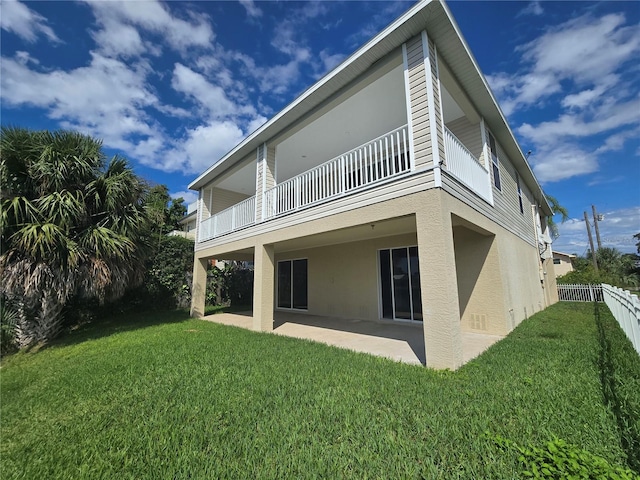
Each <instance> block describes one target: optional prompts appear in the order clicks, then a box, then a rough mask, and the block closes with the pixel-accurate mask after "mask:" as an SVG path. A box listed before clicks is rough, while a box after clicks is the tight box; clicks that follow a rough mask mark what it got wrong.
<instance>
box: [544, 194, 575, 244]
mask: <svg viewBox="0 0 640 480" xmlns="http://www.w3.org/2000/svg"><path fill="white" fill-rule="evenodd" d="M545 197H547V201H548V202H549V205H550V206H551V211H552V212H553V215H558V214H559V215H560V216H561V220H560V223H564V222H566V221H567V220H569V212H568V211H567V209H566V208H564V207H563V206H562V205H560V202H558V199H557V198H556V197H554V196H551V195H547V194H545ZM547 225H548V226H549V230H550V231H551V236H552V237H553V238H554V239H555V238H558V237H559V236H560V233H559V232H558V224H557V223H556V222H554V220H553V216H551V217H549V218H548V220H547Z"/></svg>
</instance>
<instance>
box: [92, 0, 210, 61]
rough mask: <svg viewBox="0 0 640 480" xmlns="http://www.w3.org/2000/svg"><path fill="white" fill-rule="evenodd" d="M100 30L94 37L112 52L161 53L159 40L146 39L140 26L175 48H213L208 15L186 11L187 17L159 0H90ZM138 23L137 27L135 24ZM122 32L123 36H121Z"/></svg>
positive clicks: (182, 50) (109, 52)
mask: <svg viewBox="0 0 640 480" xmlns="http://www.w3.org/2000/svg"><path fill="white" fill-rule="evenodd" d="M88 4H89V6H90V7H91V8H92V9H93V13H94V15H95V17H96V20H97V22H98V24H99V25H100V27H101V30H100V31H98V32H96V33H95V34H94V39H95V40H96V42H97V43H98V45H99V46H100V48H101V49H102V50H103V51H104V53H105V54H106V53H108V54H110V55H118V54H122V55H125V56H126V55H133V54H141V53H142V52H144V51H148V52H150V53H152V54H155V55H158V54H159V53H160V52H159V49H158V45H157V42H151V41H147V42H143V41H142V40H141V36H140V32H139V30H138V29H141V30H143V31H145V32H148V33H151V34H155V35H158V36H161V38H162V40H163V41H164V42H166V43H167V44H169V45H170V46H171V47H172V48H173V49H174V50H176V51H178V52H181V53H185V52H186V51H187V49H188V48H189V47H202V48H211V46H212V42H213V40H214V39H215V35H214V32H213V30H212V29H211V26H210V24H209V23H208V18H207V17H206V16H204V17H203V16H202V14H198V15H196V14H195V13H192V12H191V11H187V12H186V14H185V15H186V16H187V17H188V18H187V19H186V20H183V19H181V18H178V17H176V16H174V15H172V13H171V11H170V10H169V9H168V7H167V6H165V5H163V4H161V3H160V2H159V1H157V0H149V1H144V2H136V1H122V2H121V1H110V2H94V1H90V2H88ZM133 27H137V28H133ZM119 34H121V35H122V37H118V35H119Z"/></svg>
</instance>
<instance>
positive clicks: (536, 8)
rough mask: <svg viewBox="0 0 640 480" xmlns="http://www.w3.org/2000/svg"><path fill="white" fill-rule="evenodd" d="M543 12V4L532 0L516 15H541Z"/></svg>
mask: <svg viewBox="0 0 640 480" xmlns="http://www.w3.org/2000/svg"><path fill="white" fill-rule="evenodd" d="M543 13H544V9H543V8H542V5H540V2H539V1H538V0H536V1H534V2H530V3H529V5H527V6H526V7H525V8H523V9H522V10H520V11H519V12H518V14H517V15H516V17H522V16H524V15H535V16H539V15H542V14H543Z"/></svg>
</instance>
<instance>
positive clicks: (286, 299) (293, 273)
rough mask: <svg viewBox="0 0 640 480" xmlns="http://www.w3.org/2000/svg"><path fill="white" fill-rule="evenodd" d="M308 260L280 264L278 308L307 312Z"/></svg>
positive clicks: (286, 261) (288, 261)
mask: <svg viewBox="0 0 640 480" xmlns="http://www.w3.org/2000/svg"><path fill="white" fill-rule="evenodd" d="M307 283H308V280H307V259H306V258H303V259H300V260H284V261H282V262H278V308H293V309H298V310H306V309H307V308H308V306H307Z"/></svg>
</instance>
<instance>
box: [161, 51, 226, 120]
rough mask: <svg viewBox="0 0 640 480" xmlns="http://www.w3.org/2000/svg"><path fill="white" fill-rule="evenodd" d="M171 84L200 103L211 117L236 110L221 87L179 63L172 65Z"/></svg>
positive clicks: (224, 114)
mask: <svg viewBox="0 0 640 480" xmlns="http://www.w3.org/2000/svg"><path fill="white" fill-rule="evenodd" d="M171 86H172V87H173V89H174V90H176V91H178V92H181V93H184V94H185V95H187V96H189V97H191V98H192V99H194V100H196V101H197V102H198V103H200V104H201V105H202V106H203V107H204V108H205V110H206V111H207V112H208V114H209V115H211V116H212V117H215V118H222V117H226V116H229V115H232V114H234V113H235V112H236V110H237V106H236V105H235V104H234V103H233V102H232V101H231V100H229V98H228V97H227V95H226V93H225V92H224V90H223V89H222V88H220V87H218V86H217V85H212V84H211V83H209V82H208V81H207V80H206V79H205V78H204V76H202V75H201V74H199V73H197V72H194V71H193V70H191V69H190V68H188V67H186V66H184V65H182V64H181V63H176V64H175V65H174V68H173V77H172V80H171Z"/></svg>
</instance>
